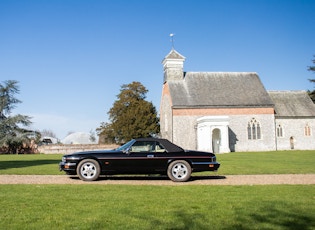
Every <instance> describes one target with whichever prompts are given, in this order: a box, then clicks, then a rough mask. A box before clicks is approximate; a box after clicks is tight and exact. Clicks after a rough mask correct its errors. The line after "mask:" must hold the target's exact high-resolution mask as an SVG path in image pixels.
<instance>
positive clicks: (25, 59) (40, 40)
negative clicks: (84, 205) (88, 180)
mask: <svg viewBox="0 0 315 230" xmlns="http://www.w3.org/2000/svg"><path fill="white" fill-rule="evenodd" d="M314 28H315V1H314V0H313V1H311V0H277V1H274V0H265V1H262V0H248V1H245V0H237V1H236V0H211V1H210V0H209V1H207V0H190V1H188V0H156V1H150V0H147V1H145V0H125V1H123V0H106V1H105V0H94V1H91V0H51V1H48V0H47V1H43V0H38V1H34V0H23V1H18V0H0V82H3V81H4V80H17V81H19V86H20V90H21V91H20V94H19V95H18V98H19V99H21V100H22V103H21V104H19V105H18V107H17V108H16V109H15V110H13V114H17V113H20V114H23V115H29V116H31V117H33V118H32V121H33V124H32V128H33V129H37V130H43V129H48V130H51V131H53V132H54V133H55V134H56V135H57V137H58V138H60V139H63V138H64V137H65V136H66V135H67V133H68V132H70V131H75V132H78V131H83V132H89V131H90V130H94V129H95V128H97V127H99V125H100V123H101V122H102V121H107V120H108V115H107V112H108V111H109V109H110V108H111V107H112V105H113V103H114V101H115V100H116V95H117V94H119V90H120V87H121V85H122V84H129V83H131V82H132V81H139V82H141V83H142V84H143V85H144V86H145V87H146V88H147V89H148V90H149V92H148V94H147V100H148V101H152V102H153V104H154V105H155V106H156V108H157V110H159V104H160V97H161V89H162V79H163V67H162V65H161V61H162V59H163V58H164V57H165V56H166V55H167V54H168V53H169V51H170V50H171V42H170V37H169V34H170V33H174V34H175V37H174V42H175V43H174V44H175V49H176V50H177V51H178V52H180V53H181V54H182V55H184V56H185V57H186V62H185V64H184V70H185V71H208V72H213V71H222V72H229V71H231V72H234V71H236V72H257V73H258V74H259V76H260V78H261V80H262V82H263V84H264V85H265V87H266V89H267V90H308V89H311V90H312V89H313V88H314V85H313V84H312V83H310V82H309V81H308V79H310V78H315V75H314V74H312V73H311V72H309V71H307V66H310V65H312V64H313V63H312V61H311V60H312V59H313V58H314V57H313V55H315V29H314ZM227 93H228V92H227Z"/></svg>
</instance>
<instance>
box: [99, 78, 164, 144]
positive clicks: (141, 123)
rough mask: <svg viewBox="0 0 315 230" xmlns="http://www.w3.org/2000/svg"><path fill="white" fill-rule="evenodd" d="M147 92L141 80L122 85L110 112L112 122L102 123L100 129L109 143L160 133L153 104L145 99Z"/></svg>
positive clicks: (100, 132) (101, 134)
mask: <svg viewBox="0 0 315 230" xmlns="http://www.w3.org/2000/svg"><path fill="white" fill-rule="evenodd" d="M147 92H148V90H147V89H146V88H145V87H144V86H143V85H142V84H141V83H140V82H132V83H130V84H128V85H126V84H124V85H122V86H121V89H120V93H119V94H118V95H117V100H116V101H115V102H114V104H113V107H112V108H111V109H110V110H109V112H108V114H109V120H110V123H102V124H101V127H100V128H99V129H98V132H99V134H100V136H104V137H105V139H106V141H107V143H109V142H110V141H114V140H115V142H116V143H124V142H125V141H127V140H130V139H132V138H139V137H148V136H152V135H154V134H157V133H159V131H160V126H159V118H158V116H157V112H156V109H155V107H154V106H153V104H152V103H151V102H148V101H146V100H145V98H146V93H147ZM112 143H113V142H112Z"/></svg>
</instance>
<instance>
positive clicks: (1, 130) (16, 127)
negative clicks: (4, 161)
mask: <svg viewBox="0 0 315 230" xmlns="http://www.w3.org/2000/svg"><path fill="white" fill-rule="evenodd" d="M17 84H18V82H17V81H13V80H7V81H4V82H3V84H0V148H3V149H5V150H6V151H8V152H9V153H18V152H19V150H21V149H22V148H23V144H29V141H30V139H29V135H31V134H32V132H31V131H29V130H27V129H25V128H22V127H20V126H24V127H27V126H29V125H30V124H31V121H30V117H28V116H24V115H20V114H18V115H14V116H11V111H12V109H14V108H15V107H16V104H18V103H21V101H20V100H18V99H17V98H16V97H15V94H17V93H19V87H18V85H17Z"/></svg>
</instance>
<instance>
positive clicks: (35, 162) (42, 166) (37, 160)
mask: <svg viewBox="0 0 315 230" xmlns="http://www.w3.org/2000/svg"><path fill="white" fill-rule="evenodd" d="M61 157H62V155H60V154H52V155H51V154H46V155H45V154H34V155H0V174H20V175H23V174H30V175H63V174H64V173H62V172H59V170H58V163H59V161H60V160H61ZM217 160H218V161H219V162H220V163H221V167H220V169H219V171H218V172H215V174H219V175H237V174H289V173H293V174H305V173H315V167H314V165H315V151H279V152H253V153H228V154H217ZM199 174H200V173H199ZM202 174H204V173H202ZM208 174H209V172H207V173H206V175H208ZM210 174H213V173H210Z"/></svg>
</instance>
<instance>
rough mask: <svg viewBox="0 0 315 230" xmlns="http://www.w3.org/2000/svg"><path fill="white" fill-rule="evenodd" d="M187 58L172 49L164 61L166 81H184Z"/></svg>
mask: <svg viewBox="0 0 315 230" xmlns="http://www.w3.org/2000/svg"><path fill="white" fill-rule="evenodd" d="M185 59H186V58H185V57H184V56H183V55H181V54H180V53H178V52H177V51H176V50H174V49H172V50H171V52H169V54H168V55H166V57H165V58H164V59H163V61H162V64H163V68H164V81H163V83H165V82H167V81H168V80H182V79H184V72H183V67H184V61H185Z"/></svg>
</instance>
